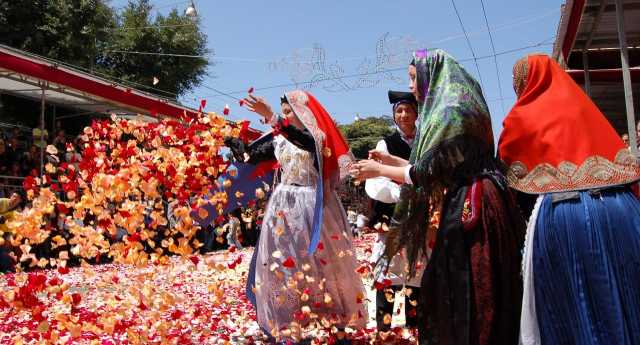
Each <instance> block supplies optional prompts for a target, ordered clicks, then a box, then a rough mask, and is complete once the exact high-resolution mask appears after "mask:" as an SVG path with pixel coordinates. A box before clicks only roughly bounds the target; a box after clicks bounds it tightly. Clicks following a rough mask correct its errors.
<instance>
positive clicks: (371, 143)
mask: <svg viewBox="0 0 640 345" xmlns="http://www.w3.org/2000/svg"><path fill="white" fill-rule="evenodd" d="M393 125H394V123H393V119H391V117H388V116H381V117H368V118H365V119H363V120H357V121H355V122H353V123H350V124H346V125H341V126H340V130H341V131H342V134H343V135H344V136H345V138H346V139H347V141H348V142H349V146H350V147H351V152H353V154H354V156H356V158H358V159H365V158H367V156H368V152H369V150H372V149H374V148H375V147H376V144H377V143H378V141H379V140H380V139H382V138H383V137H384V136H386V135H389V134H391V133H393Z"/></svg>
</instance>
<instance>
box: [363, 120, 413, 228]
mask: <svg viewBox="0 0 640 345" xmlns="http://www.w3.org/2000/svg"><path fill="white" fill-rule="evenodd" d="M383 140H384V142H385V143H386V144H387V150H388V151H389V153H390V154H392V155H394V156H398V157H400V158H403V159H406V160H408V159H409V156H411V146H409V144H407V143H406V142H405V141H404V140H402V136H401V135H400V132H398V131H395V132H394V133H393V134H391V135H389V136H386V137H384V139H383ZM394 208H395V204H387V203H384V202H380V201H376V200H374V201H373V209H372V210H371V217H369V227H370V228H373V227H374V226H375V225H376V224H378V223H387V224H389V223H390V221H391V216H393V210H394Z"/></svg>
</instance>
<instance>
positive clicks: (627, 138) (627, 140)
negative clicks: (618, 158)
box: [622, 134, 629, 146]
mask: <svg viewBox="0 0 640 345" xmlns="http://www.w3.org/2000/svg"><path fill="white" fill-rule="evenodd" d="M622 141H624V144H625V145H627V146H629V135H628V134H623V135H622Z"/></svg>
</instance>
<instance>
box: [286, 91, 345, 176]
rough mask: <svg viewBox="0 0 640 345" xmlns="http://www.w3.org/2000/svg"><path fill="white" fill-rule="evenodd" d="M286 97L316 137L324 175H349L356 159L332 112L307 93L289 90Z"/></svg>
mask: <svg viewBox="0 0 640 345" xmlns="http://www.w3.org/2000/svg"><path fill="white" fill-rule="evenodd" d="M287 100H288V102H289V104H290V105H291V107H292V108H293V110H294V112H295V114H296V115H297V116H298V118H299V119H300V120H301V121H302V123H303V124H304V125H305V127H306V128H307V129H308V130H309V131H310V132H311V134H312V135H313V137H314V139H315V140H316V146H317V150H318V151H319V153H320V154H322V174H323V176H324V178H325V179H330V178H332V177H334V176H340V178H344V177H345V176H346V175H347V174H348V166H349V164H350V163H351V162H352V161H353V156H352V155H351V152H350V151H349V145H348V144H347V141H346V140H345V139H344V137H343V136H342V133H340V130H339V129H338V126H337V125H336V123H335V122H334V121H333V119H332V118H331V115H329V113H327V111H326V110H325V109H324V107H323V106H322V104H320V102H318V100H317V99H316V98H315V97H313V95H311V94H310V93H308V92H305V91H292V92H289V93H287ZM338 174H339V175H338Z"/></svg>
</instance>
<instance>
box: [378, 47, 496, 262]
mask: <svg viewBox="0 0 640 345" xmlns="http://www.w3.org/2000/svg"><path fill="white" fill-rule="evenodd" d="M412 64H414V65H415V66H416V72H417V87H418V88H419V94H420V100H419V107H418V108H419V109H418V112H419V115H418V126H417V129H418V130H417V137H416V145H415V146H414V148H413V151H412V152H411V158H410V162H411V164H412V165H413V166H414V172H415V176H414V179H415V180H414V181H413V182H414V185H403V186H402V192H401V197H400V200H401V201H400V202H399V203H398V204H397V206H396V210H395V214H394V219H393V220H394V227H393V230H392V233H391V234H390V236H389V237H388V241H387V252H386V253H385V255H386V256H388V257H393V255H395V254H396V253H397V252H398V251H399V250H400V249H401V248H403V247H406V248H407V254H408V259H409V263H410V268H411V271H412V272H413V269H414V268H415V267H414V266H415V263H416V262H418V261H419V258H420V256H421V255H422V254H423V253H424V252H425V245H426V230H425V229H426V228H427V223H428V221H429V219H430V218H431V210H437V209H439V208H440V207H441V203H442V199H443V193H444V191H445V190H446V189H452V188H456V187H459V186H464V185H468V184H470V183H471V182H472V180H473V178H474V177H475V176H477V175H479V174H481V173H483V172H491V171H495V170H496V169H497V168H496V167H497V163H496V160H495V158H494V154H493V151H494V147H493V134H492V129H491V117H490V115H489V110H488V108H487V105H486V103H485V100H484V97H483V95H482V90H481V89H480V86H479V84H478V82H477V81H476V80H475V79H474V78H473V77H472V76H471V75H470V74H469V73H467V71H465V69H464V68H463V67H462V66H461V65H460V64H458V62H456V61H455V60H454V59H453V58H452V57H451V56H450V55H449V54H447V53H446V52H445V51H443V50H440V49H436V50H430V51H429V52H428V53H427V52H426V51H425V50H422V51H417V52H416V53H415V54H414V59H413V62H412ZM434 204H435V207H433V206H434Z"/></svg>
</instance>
